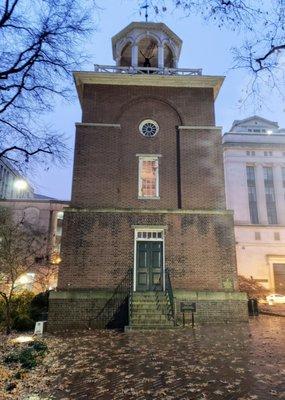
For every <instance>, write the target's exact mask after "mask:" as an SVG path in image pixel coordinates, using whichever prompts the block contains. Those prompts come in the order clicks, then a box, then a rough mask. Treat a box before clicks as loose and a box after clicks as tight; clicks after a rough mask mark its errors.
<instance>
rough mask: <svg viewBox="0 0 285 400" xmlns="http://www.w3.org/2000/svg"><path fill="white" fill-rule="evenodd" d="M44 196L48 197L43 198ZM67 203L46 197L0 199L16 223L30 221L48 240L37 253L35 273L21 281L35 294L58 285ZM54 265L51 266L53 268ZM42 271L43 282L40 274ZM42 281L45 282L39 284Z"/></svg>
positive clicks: (28, 274)
mask: <svg viewBox="0 0 285 400" xmlns="http://www.w3.org/2000/svg"><path fill="white" fill-rule="evenodd" d="M40 197H45V196H40ZM68 204H69V203H68V202H66V201H60V200H55V199H48V198H45V199H44V200H42V199H41V200H39V199H33V200H27V199H25V200H0V207H5V208H8V209H9V210H10V211H11V215H12V218H13V220H14V222H15V223H18V222H21V221H23V222H27V223H28V224H30V225H31V227H32V228H33V229H35V231H38V232H39V233H43V234H44V235H46V237H47V241H46V246H44V247H43V248H42V249H41V254H38V256H37V257H36V258H37V260H36V261H37V263H36V266H35V268H34V270H33V271H29V272H28V273H27V274H24V275H22V276H21V277H20V279H19V282H18V284H19V287H20V288H21V289H28V290H33V291H35V292H38V291H43V290H46V289H54V288H55V287H56V286H57V267H56V266H57V265H58V264H59V263H60V261H61V259H60V244H61V234H62V220H63V210H64V208H65V207H68ZM51 266H52V267H51ZM38 269H40V271H41V274H40V277H41V278H40V279H37V276H36V274H37V271H38ZM40 280H42V281H40Z"/></svg>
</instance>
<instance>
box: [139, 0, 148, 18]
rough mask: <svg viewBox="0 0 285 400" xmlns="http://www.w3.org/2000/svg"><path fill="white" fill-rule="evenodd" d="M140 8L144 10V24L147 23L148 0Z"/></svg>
mask: <svg viewBox="0 0 285 400" xmlns="http://www.w3.org/2000/svg"><path fill="white" fill-rule="evenodd" d="M141 8H144V9H145V15H144V16H145V22H148V21H147V20H148V8H149V4H148V0H146V1H145V5H144V6H141Z"/></svg>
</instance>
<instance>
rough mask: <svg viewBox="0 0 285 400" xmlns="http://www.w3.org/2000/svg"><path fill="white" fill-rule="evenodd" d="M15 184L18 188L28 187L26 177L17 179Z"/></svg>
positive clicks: (24, 188)
mask: <svg viewBox="0 0 285 400" xmlns="http://www.w3.org/2000/svg"><path fill="white" fill-rule="evenodd" d="M14 186H15V188H16V189H18V190H26V189H27V187H28V184H27V182H26V181H25V180H24V179H16V180H15V182H14Z"/></svg>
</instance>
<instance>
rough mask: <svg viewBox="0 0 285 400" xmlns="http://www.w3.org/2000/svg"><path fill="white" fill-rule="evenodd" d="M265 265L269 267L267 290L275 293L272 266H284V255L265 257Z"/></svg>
mask: <svg viewBox="0 0 285 400" xmlns="http://www.w3.org/2000/svg"><path fill="white" fill-rule="evenodd" d="M266 259H267V260H266V261H267V265H268V267H269V290H272V291H274V292H275V279H274V269H273V264H285V255H274V254H268V255H267V256H266Z"/></svg>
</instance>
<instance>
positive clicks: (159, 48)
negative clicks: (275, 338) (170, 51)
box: [157, 45, 164, 68]
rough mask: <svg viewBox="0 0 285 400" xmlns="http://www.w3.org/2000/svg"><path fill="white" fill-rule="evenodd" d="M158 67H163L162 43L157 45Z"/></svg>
mask: <svg viewBox="0 0 285 400" xmlns="http://www.w3.org/2000/svg"><path fill="white" fill-rule="evenodd" d="M157 60H158V68H163V67H164V47H163V45H159V46H158V51H157Z"/></svg>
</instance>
